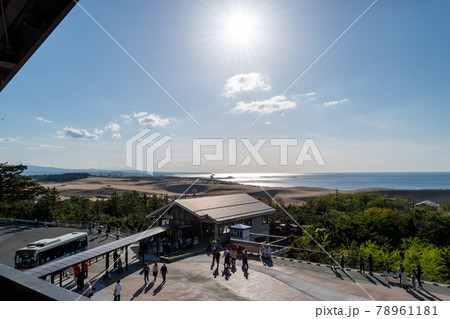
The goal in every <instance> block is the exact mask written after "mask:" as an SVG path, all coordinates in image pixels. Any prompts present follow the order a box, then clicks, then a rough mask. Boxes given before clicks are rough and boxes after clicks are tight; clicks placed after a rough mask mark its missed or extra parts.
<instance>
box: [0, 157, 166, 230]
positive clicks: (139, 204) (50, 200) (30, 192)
mask: <svg viewBox="0 0 450 319" xmlns="http://www.w3.org/2000/svg"><path fill="white" fill-rule="evenodd" d="M26 169H27V167H26V166H25V165H8V163H0V217H7V218H21V219H31V220H35V219H36V220H39V221H45V220H46V221H53V220H86V221H95V222H99V223H106V224H110V225H111V226H116V227H123V228H128V229H133V230H134V229H137V230H145V229H147V228H148V227H149V226H150V225H151V223H152V222H153V219H148V218H146V217H145V216H146V215H147V214H149V213H151V212H153V211H154V210H156V209H158V208H160V207H162V206H164V205H165V204H167V203H168V202H170V200H171V198H170V197H169V196H167V195H151V196H149V195H146V194H141V193H138V192H135V191H133V192H126V193H124V194H122V195H119V194H117V193H114V194H112V196H111V197H110V198H108V199H105V200H96V201H91V200H89V199H85V198H78V197H72V198H69V199H62V198H61V197H60V195H59V193H58V191H57V190H56V189H55V188H48V187H47V188H46V187H43V186H42V185H40V184H39V183H38V182H37V181H36V180H35V179H34V178H33V177H31V176H25V175H23V172H24V171H25V170H26ZM77 174H78V173H77ZM63 175H64V176H63V177H62V178H63V179H62V180H67V178H74V177H80V178H83V177H82V176H84V175H82V174H81V175H80V174H78V175H76V176H74V175H72V174H63ZM52 178H54V177H52ZM53 180H55V179H53Z"/></svg>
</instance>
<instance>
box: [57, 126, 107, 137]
mask: <svg viewBox="0 0 450 319" xmlns="http://www.w3.org/2000/svg"><path fill="white" fill-rule="evenodd" d="M100 131H101V130H97V129H96V130H95V131H94V132H97V134H96V133H89V132H88V131H86V130H85V129H79V128H73V127H65V128H64V129H63V130H62V131H59V132H58V134H59V135H60V136H66V137H72V138H79V139H82V140H98V139H99V138H100V136H99V135H100V133H99V132H100Z"/></svg>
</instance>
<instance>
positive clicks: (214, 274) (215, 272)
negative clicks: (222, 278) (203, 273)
mask: <svg viewBox="0 0 450 319" xmlns="http://www.w3.org/2000/svg"><path fill="white" fill-rule="evenodd" d="M213 276H214V278H216V277H217V276H219V265H217V268H216V270H214V272H213Z"/></svg>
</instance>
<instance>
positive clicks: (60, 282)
mask: <svg viewBox="0 0 450 319" xmlns="http://www.w3.org/2000/svg"><path fill="white" fill-rule="evenodd" d="M62 277H63V271H62V270H61V271H60V272H59V286H60V287H62Z"/></svg>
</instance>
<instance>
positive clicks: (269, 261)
mask: <svg viewBox="0 0 450 319" xmlns="http://www.w3.org/2000/svg"><path fill="white" fill-rule="evenodd" d="M262 262H263V266H267V267H273V261H272V258H263V259H262Z"/></svg>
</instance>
